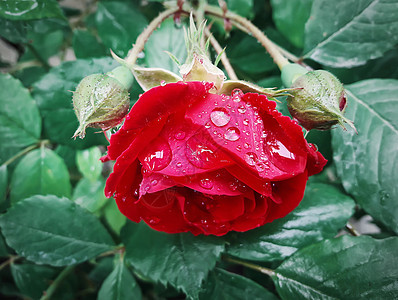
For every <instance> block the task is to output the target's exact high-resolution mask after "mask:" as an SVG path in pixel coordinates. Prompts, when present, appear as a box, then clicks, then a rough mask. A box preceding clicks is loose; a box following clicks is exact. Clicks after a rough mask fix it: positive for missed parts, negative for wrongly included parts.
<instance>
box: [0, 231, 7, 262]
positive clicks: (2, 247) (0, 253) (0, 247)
mask: <svg viewBox="0 0 398 300" xmlns="http://www.w3.org/2000/svg"><path fill="white" fill-rule="evenodd" d="M8 255H9V253H8V250H7V246H6V243H5V242H4V238H3V235H2V234H1V232H0V257H5V256H8Z"/></svg>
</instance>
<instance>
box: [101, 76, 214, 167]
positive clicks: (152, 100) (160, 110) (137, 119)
mask: <svg viewBox="0 0 398 300" xmlns="http://www.w3.org/2000/svg"><path fill="white" fill-rule="evenodd" d="M210 88H211V84H208V83H207V84H203V83H202V82H187V83H183V82H177V83H169V84H166V85H165V86H158V87H155V88H152V89H150V90H149V91H147V92H146V93H144V94H143V95H142V96H141V97H140V98H139V99H138V101H137V102H136V103H135V104H134V105H133V107H132V108H131V110H130V112H129V114H128V115H127V116H126V119H125V122H124V124H123V126H122V127H121V128H120V129H119V130H118V132H116V133H115V134H113V135H112V136H111V141H110V145H109V146H108V153H107V155H106V156H104V157H103V158H102V161H107V160H114V159H116V158H117V157H118V156H119V155H121V154H122V152H123V151H124V150H126V149H127V147H128V146H129V145H130V143H131V142H132V140H134V138H135V137H136V136H137V135H138V134H139V133H140V132H141V131H142V130H143V128H145V127H152V126H153V125H154V123H155V122H157V120H158V119H159V118H162V119H167V117H168V116H169V115H171V114H173V113H175V112H177V111H178V110H181V109H183V108H184V107H188V106H189V105H191V104H192V103H194V102H195V101H198V100H199V99H201V98H202V97H203V96H204V95H206V94H207V92H208V90H209V89H210Z"/></svg>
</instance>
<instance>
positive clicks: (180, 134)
mask: <svg viewBox="0 0 398 300" xmlns="http://www.w3.org/2000/svg"><path fill="white" fill-rule="evenodd" d="M174 137H175V138H176V139H177V140H183V139H184V138H185V132H184V131H179V132H177V133H176V134H175V135H174Z"/></svg>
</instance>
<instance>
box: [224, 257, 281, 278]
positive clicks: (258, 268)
mask: <svg viewBox="0 0 398 300" xmlns="http://www.w3.org/2000/svg"><path fill="white" fill-rule="evenodd" d="M222 258H223V260H225V261H228V262H230V263H234V264H238V265H241V266H244V267H247V268H250V269H252V270H256V271H258V272H261V273H263V274H265V275H268V276H274V275H275V271H274V270H272V269H269V268H266V267H261V266H259V265H255V264H252V263H249V262H246V261H243V260H240V259H236V258H232V257H229V256H223V257H222Z"/></svg>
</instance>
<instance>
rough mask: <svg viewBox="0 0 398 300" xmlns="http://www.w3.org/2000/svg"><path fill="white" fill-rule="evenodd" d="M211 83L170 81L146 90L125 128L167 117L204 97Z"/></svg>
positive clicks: (131, 128)
mask: <svg viewBox="0 0 398 300" xmlns="http://www.w3.org/2000/svg"><path fill="white" fill-rule="evenodd" d="M211 86H212V85H211V84H209V83H202V82H197V81H191V82H186V83H184V82H177V83H169V84H166V85H165V86H158V87H154V88H152V89H150V90H148V91H147V92H145V93H144V94H143V95H142V96H141V97H140V98H139V99H138V101H137V102H136V103H135V104H134V105H133V107H132V108H131V111H130V112H129V114H128V115H127V117H126V121H125V122H124V124H123V129H124V130H137V129H141V128H144V127H146V126H147V125H148V123H150V122H151V121H152V120H155V119H157V118H159V117H160V116H163V117H167V116H169V115H170V114H172V113H175V112H177V111H179V110H181V109H183V108H186V107H188V106H190V105H192V104H193V103H195V102H196V101H198V100H200V99H202V97H203V96H205V95H206V94H207V93H208V90H209V89H210V88H211Z"/></svg>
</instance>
